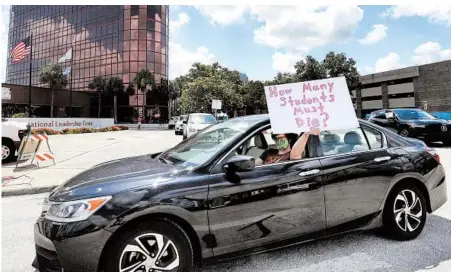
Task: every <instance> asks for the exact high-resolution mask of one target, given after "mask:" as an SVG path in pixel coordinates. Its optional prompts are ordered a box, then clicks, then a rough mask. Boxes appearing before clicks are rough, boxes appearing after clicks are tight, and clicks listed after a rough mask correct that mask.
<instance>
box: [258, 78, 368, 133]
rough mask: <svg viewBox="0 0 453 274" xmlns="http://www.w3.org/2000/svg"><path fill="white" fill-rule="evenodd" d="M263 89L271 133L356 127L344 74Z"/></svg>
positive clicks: (357, 123)
mask: <svg viewBox="0 0 453 274" xmlns="http://www.w3.org/2000/svg"><path fill="white" fill-rule="evenodd" d="M264 90H265V92H266V101H267V107H268V110H269V116H270V120H271V125H272V132H274V133H300V132H305V131H308V130H310V129H312V128H319V129H320V130H339V129H348V128H357V127H359V121H358V120H357V116H356V113H355V110H354V106H353V104H352V100H351V96H350V94H349V90H348V86H347V84H346V79H345V78H344V77H336V78H329V79H322V80H314V81H307V82H299V83H292V84H283V85H276V86H266V87H264Z"/></svg>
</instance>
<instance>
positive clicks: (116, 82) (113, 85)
mask: <svg viewBox="0 0 453 274" xmlns="http://www.w3.org/2000/svg"><path fill="white" fill-rule="evenodd" d="M107 92H108V93H110V94H112V95H113V115H114V117H115V124H116V123H118V115H117V113H118V106H117V105H118V94H120V93H123V92H124V84H123V79H121V78H118V77H111V78H109V80H108V81H107Z"/></svg>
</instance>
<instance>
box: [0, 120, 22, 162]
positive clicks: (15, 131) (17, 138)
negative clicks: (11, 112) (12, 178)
mask: <svg viewBox="0 0 453 274" xmlns="http://www.w3.org/2000/svg"><path fill="white" fill-rule="evenodd" d="M25 134H27V124H25V123H19V122H14V121H8V119H5V118H2V164H3V163H8V162H12V161H15V160H16V159H17V156H18V155H17V150H18V149H19V147H20V142H21V140H22V138H23V137H24V136H25Z"/></svg>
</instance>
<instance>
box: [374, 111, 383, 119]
mask: <svg viewBox="0 0 453 274" xmlns="http://www.w3.org/2000/svg"><path fill="white" fill-rule="evenodd" d="M374 118H376V119H386V117H385V113H384V112H379V113H376V115H375V116H374Z"/></svg>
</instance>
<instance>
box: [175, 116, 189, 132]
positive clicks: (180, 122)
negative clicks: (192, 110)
mask: <svg viewBox="0 0 453 274" xmlns="http://www.w3.org/2000/svg"><path fill="white" fill-rule="evenodd" d="M187 117H188V115H180V116H179V117H178V120H177V121H176V124H175V134H176V135H182V132H183V127H184V121H187Z"/></svg>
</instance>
